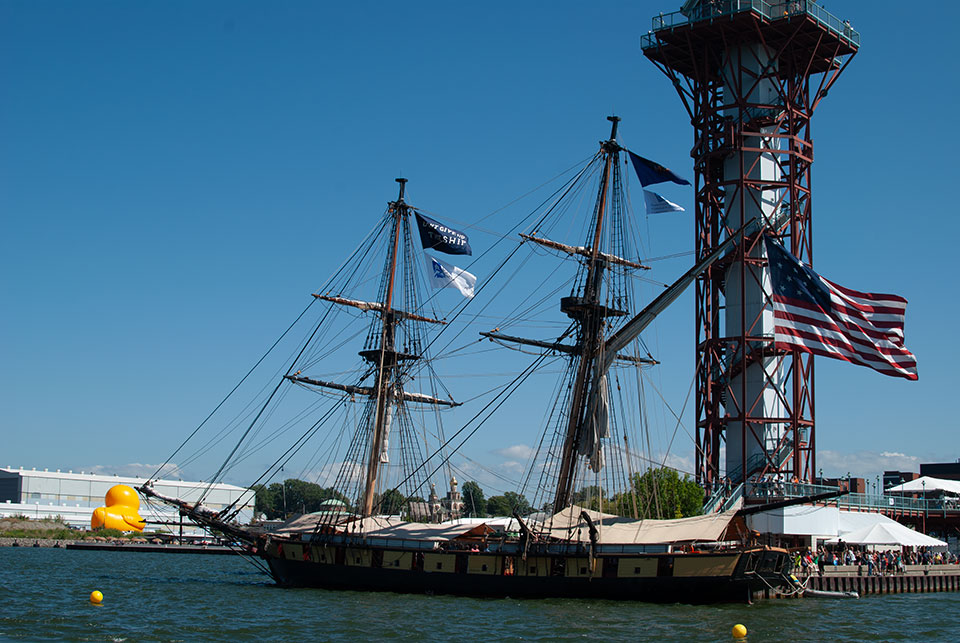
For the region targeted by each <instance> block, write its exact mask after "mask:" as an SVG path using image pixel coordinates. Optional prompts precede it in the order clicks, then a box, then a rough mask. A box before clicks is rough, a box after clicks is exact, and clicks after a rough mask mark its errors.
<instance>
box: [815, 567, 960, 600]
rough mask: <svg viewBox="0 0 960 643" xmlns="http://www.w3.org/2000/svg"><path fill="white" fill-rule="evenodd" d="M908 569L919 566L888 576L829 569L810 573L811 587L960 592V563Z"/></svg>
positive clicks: (867, 591) (874, 591) (876, 591)
mask: <svg viewBox="0 0 960 643" xmlns="http://www.w3.org/2000/svg"><path fill="white" fill-rule="evenodd" d="M908 568H916V569H907V571H906V573H899V574H887V575H885V576H878V575H873V576H870V575H863V574H857V573H856V572H854V573H852V574H851V573H843V572H839V573H830V571H825V573H824V574H823V576H820V575H814V576H810V577H809V579H808V580H807V587H809V588H810V589H817V590H822V591H828V592H857V593H858V594H860V595H861V596H864V595H867V594H905V593H927V592H956V591H960V565H909V566H908ZM854 569H856V568H854ZM801 580H803V579H802V578H801Z"/></svg>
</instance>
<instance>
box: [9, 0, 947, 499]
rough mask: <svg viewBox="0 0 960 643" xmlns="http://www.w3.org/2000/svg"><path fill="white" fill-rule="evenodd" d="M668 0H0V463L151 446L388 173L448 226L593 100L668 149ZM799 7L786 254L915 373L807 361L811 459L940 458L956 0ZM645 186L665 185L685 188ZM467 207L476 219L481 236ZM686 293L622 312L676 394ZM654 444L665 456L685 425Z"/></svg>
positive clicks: (88, 465)
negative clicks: (794, 186) (874, 320)
mask: <svg viewBox="0 0 960 643" xmlns="http://www.w3.org/2000/svg"><path fill="white" fill-rule="evenodd" d="M676 4H677V2H676V0H675V1H674V3H673V4H671V3H668V2H659V1H654V0H649V1H637V2H598V3H590V4H585V3H576V2H564V1H561V2H552V3H549V5H545V4H541V3H529V4H524V3H506V2H492V3H483V4H469V3H448V2H418V3H412V4H410V3H408V4H402V3H401V4H398V3H381V2H356V3H337V4H336V5H333V4H332V3H313V2H283V3H250V2H203V3H196V2H163V3H128V2H105V1H93V2H86V3H70V2H11V1H7V0H0V79H2V87H3V89H2V91H0V140H2V141H3V145H2V148H0V213H2V214H0V216H2V226H3V227H2V235H0V295H2V301H3V309H2V310H3V314H2V316H0V391H2V395H0V410H2V412H0V418H2V420H0V422H2V434H3V435H4V440H3V446H2V448H0V465H3V466H6V465H8V464H9V465H13V466H25V467H49V468H51V469H53V468H62V469H86V470H90V469H93V468H96V469H97V470H101V471H108V472H109V471H118V472H125V471H133V470H135V469H136V466H135V465H137V464H138V463H139V464H153V463H159V462H162V461H163V460H165V459H166V457H167V456H168V455H169V454H170V452H171V451H172V450H173V448H174V447H175V446H176V444H178V443H179V441H180V440H181V439H182V437H183V436H185V435H186V434H187V433H188V432H189V431H190V430H191V429H192V428H193V427H194V426H196V424H197V423H198V422H199V421H200V420H201V419H202V418H203V417H204V416H205V415H206V414H207V413H208V412H209V411H210V409H211V408H212V407H213V406H214V405H215V404H216V402H217V401H219V399H220V398H221V397H222V395H223V394H224V393H225V392H226V391H227V390H229V388H230V387H231V386H232V385H233V383H234V382H236V380H237V379H238V378H239V377H240V376H241V375H242V374H243V373H244V372H245V371H246V369H247V368H248V367H249V366H250V365H251V364H252V363H253V361H254V360H255V359H256V358H257V357H258V356H259V355H260V353H261V352H262V351H263V349H264V348H265V347H266V346H267V345H269V344H270V342H272V341H273V339H274V338H275V337H276V336H277V335H278V334H279V332H281V331H282V330H283V328H285V327H286V325H287V324H288V323H289V322H290V321H291V320H292V319H293V318H294V317H295V316H296V315H297V314H298V313H299V312H300V310H301V309H302V308H303V306H304V305H305V304H306V302H307V301H308V300H309V294H310V293H311V292H313V291H314V290H316V289H317V288H319V287H320V285H321V284H322V283H323V281H324V279H325V278H326V277H327V275H328V274H329V273H330V272H331V271H332V270H333V269H334V268H336V267H337V266H338V265H339V264H340V262H341V261H342V260H343V259H344V257H345V256H346V253H347V251H348V250H349V249H352V248H353V247H355V245H356V244H357V243H359V241H360V238H361V237H362V236H363V235H364V234H365V233H366V231H367V230H368V229H369V228H370V227H371V226H372V225H373V223H374V222H375V221H376V219H377V217H379V216H380V214H381V213H382V212H383V209H384V205H385V202H386V201H388V200H391V199H393V198H394V197H395V194H396V192H395V184H394V182H393V179H394V177H396V176H400V175H404V176H406V177H408V178H409V179H410V184H409V187H408V193H409V195H410V200H411V202H413V203H415V204H419V205H422V206H423V207H424V208H425V209H427V210H428V211H429V212H432V213H435V214H437V215H438V216H439V217H442V219H443V220H444V222H447V223H450V224H451V225H454V224H459V225H461V226H464V227H467V228H468V229H469V226H470V225H472V224H473V223H475V222H477V221H479V220H481V219H482V218H484V217H486V216H487V215H489V214H490V213H492V212H494V211H495V210H497V209H498V208H500V207H501V206H504V205H506V204H508V203H510V202H511V201H512V200H514V199H515V198H516V197H518V196H519V195H521V194H524V193H526V192H527V191H528V190H530V189H531V188H533V187H535V186H537V185H539V184H540V183H542V182H543V181H545V180H547V179H549V178H551V177H553V176H555V175H556V174H557V173H559V172H560V171H562V170H564V169H566V168H568V167H570V166H572V165H574V164H575V163H577V162H578V161H581V160H583V159H585V158H587V157H588V156H589V155H591V154H592V153H593V152H594V151H595V149H596V143H597V141H599V140H600V139H602V138H605V137H606V135H607V133H608V124H607V122H606V120H605V117H606V116H607V115H608V114H610V113H611V112H614V111H615V112H616V113H617V114H618V115H620V116H621V117H622V118H623V123H622V125H621V134H622V140H623V142H624V143H625V144H626V145H627V146H629V147H630V148H631V149H634V150H637V151H641V153H645V154H646V155H647V156H649V157H652V158H655V159H657V160H658V161H660V162H661V163H663V164H665V165H667V166H668V167H670V168H672V169H674V170H675V171H676V172H678V173H679V174H681V175H684V176H687V177H689V178H692V169H691V160H690V158H689V149H690V146H691V141H692V133H691V132H692V130H691V127H690V125H689V122H688V121H687V119H686V116H685V111H684V110H683V108H682V106H681V104H680V101H679V99H678V98H677V96H676V95H675V93H674V91H673V89H672V87H671V85H670V83H669V82H668V81H667V80H666V78H664V77H663V76H662V75H661V74H660V72H659V71H657V70H656V68H655V67H654V66H653V65H652V64H651V63H649V62H648V61H646V59H644V58H643V56H642V54H641V52H640V49H639V37H640V35H641V34H643V33H645V32H646V31H647V30H648V29H649V28H650V18H651V16H653V15H655V14H657V13H658V12H660V11H664V12H666V11H672V10H674V9H676V6H675V5H676ZM827 9H828V10H830V11H831V12H833V13H835V14H837V15H838V16H839V17H841V18H843V19H849V20H850V21H851V22H852V23H853V25H854V27H855V28H856V29H858V30H859V31H860V33H861V35H862V48H861V51H860V53H859V54H858V55H857V56H856V58H855V59H854V60H853V62H852V63H851V65H850V67H849V68H848V70H847V71H846V72H845V73H844V75H843V76H842V77H841V79H840V81H839V82H838V84H837V85H836V87H835V88H834V89H833V90H831V91H830V95H829V97H828V98H827V99H826V100H825V101H824V103H823V104H822V105H821V107H820V108H819V110H818V112H817V114H816V116H815V118H814V121H813V132H814V140H815V155H816V162H815V163H814V169H813V185H814V204H813V207H814V230H815V233H814V239H815V244H814V245H815V250H814V257H815V267H816V268H817V270H818V271H819V272H821V273H822V274H824V275H825V276H827V277H829V278H830V279H832V280H834V281H837V282H839V283H841V284H843V285H846V286H849V287H852V288H857V289H860V290H875V291H887V292H895V293H898V294H901V295H903V296H905V297H907V299H908V300H909V301H910V305H909V307H908V309H907V322H906V343H907V346H908V347H909V348H910V349H911V350H913V351H914V353H915V354H916V355H917V358H918V362H919V373H920V379H919V381H918V382H914V383H911V382H906V381H903V380H899V379H894V378H887V377H883V376H881V375H879V374H877V373H874V372H871V371H869V370H867V369H863V368H857V367H853V366H850V365H847V364H843V363H839V362H836V363H831V362H828V361H827V360H823V359H819V360H817V367H816V371H817V436H818V440H819V445H820V449H819V463H820V466H822V467H823V468H824V472H825V473H826V474H835V475H843V474H845V473H847V471H851V470H852V471H853V472H854V473H859V474H861V475H869V476H875V475H877V474H878V473H880V471H881V470H882V469H884V468H906V469H914V470H916V468H917V464H918V463H919V462H930V461H941V462H942V461H952V460H956V459H957V458H958V457H960V441H958V440H957V438H956V428H957V420H956V414H955V412H954V409H953V405H952V402H953V398H954V397H955V393H954V383H955V381H956V375H955V369H956V363H957V359H958V352H960V351H958V350H957V349H956V343H955V342H954V341H953V340H952V334H951V330H952V326H953V322H954V320H955V319H957V317H958V313H960V311H958V310H957V307H958V304H957V299H958V298H957V294H958V288H957V286H956V285H955V283H954V279H953V278H951V277H950V275H951V274H952V273H953V266H954V263H955V259H956V251H955V250H954V239H956V238H957V237H958V233H960V229H958V228H960V225H958V223H957V217H956V214H955V210H956V206H955V205H954V204H953V201H952V198H951V197H950V196H949V194H950V193H951V192H952V187H953V185H954V183H955V181H956V179H955V176H954V174H955V171H956V167H957V164H956V161H955V152H954V151H955V150H956V149H957V147H958V145H957V143H958V141H957V128H956V126H955V124H954V122H953V121H954V112H955V111H956V110H955V108H956V105H957V102H958V101H957V86H956V79H957V77H958V74H957V72H958V62H957V57H956V53H955V48H954V47H953V46H952V45H951V43H952V42H953V38H954V33H953V25H955V24H957V23H958V20H960V9H958V8H957V7H956V6H955V5H954V4H952V3H944V4H942V5H939V6H938V10H937V14H936V15H931V14H930V13H925V14H924V15H923V19H918V20H909V19H907V18H909V17H910V16H909V15H907V14H905V13H904V5H902V4H894V3H876V2H842V3H841V2H831V3H828V4H827ZM911 52H915V53H911ZM663 192H664V194H665V195H666V196H667V197H668V198H670V199H671V200H673V201H675V202H678V203H680V204H681V205H684V206H685V207H687V208H688V211H691V210H692V195H691V193H690V191H689V190H688V189H687V190H683V189H680V188H676V189H673V188H670V189H666V188H665V189H664V190H663ZM637 194H639V193H637ZM634 200H635V202H637V197H634ZM640 214H641V215H642V212H641V213H640ZM487 225H488V224H487V223H484V224H483V225H482V226H480V227H479V228H477V229H473V230H472V231H471V244H472V245H473V246H474V247H475V248H477V247H481V248H482V247H483V246H484V245H485V244H486V245H489V244H492V243H493V242H494V241H495V240H496V237H495V236H494V235H490V234H488V233H487V232H485V229H486V226H487ZM644 225H647V226H649V227H650V229H651V234H652V236H653V237H655V238H651V243H652V244H656V249H655V250H652V251H651V254H653V255H655V256H663V255H668V254H672V253H681V252H685V251H689V250H691V249H692V242H693V224H692V220H691V219H690V217H689V216H688V215H687V214H679V215H677V216H676V217H673V218H664V217H663V216H662V215H661V217H659V218H655V219H654V218H651V220H650V221H646V222H644ZM684 261H685V260H684V259H680V260H675V261H663V262H658V263H657V265H656V268H657V273H656V276H655V278H656V279H659V280H661V281H663V282H669V281H672V280H673V278H674V277H676V276H677V275H678V274H680V273H681V272H682V271H683V270H684V266H685V264H684ZM478 277H480V278H481V279H483V277H484V275H483V274H478ZM444 297H446V299H442V300H440V302H441V303H440V304H439V305H440V306H446V307H447V308H449V309H452V308H453V307H454V306H455V305H456V304H457V303H458V302H457V299H456V297H457V296H456V294H455V293H452V292H451V293H445V294H444ZM692 310H693V302H692V296H690V295H687V296H686V297H685V298H684V299H682V300H681V301H679V302H678V303H677V304H676V305H675V306H674V310H672V311H671V312H670V314H669V316H668V317H667V318H666V321H665V323H664V324H661V327H660V329H659V330H657V334H656V335H655V336H653V335H651V336H650V337H649V338H648V343H651V344H655V345H656V346H657V347H658V348H659V349H660V351H659V354H658V357H660V358H661V359H664V360H670V361H671V363H672V364H677V365H678V366H676V367H673V366H671V369H673V370H666V371H665V374H664V376H663V378H664V381H665V382H667V383H666V384H665V385H664V391H665V394H666V395H668V397H669V398H671V399H672V400H673V402H672V403H674V404H675V405H676V406H677V407H679V406H681V405H682V400H683V397H684V395H685V394H686V389H687V387H688V385H689V378H690V377H691V375H692V374H691V372H690V369H691V367H692V364H693V326H692V318H693V314H692ZM687 416H688V417H687V424H688V426H689V422H690V418H689V416H690V413H689V411H688V413H687ZM535 439H536V435H535V434H531V435H530V436H529V437H526V436H523V435H519V434H518V432H517V431H516V430H515V428H511V427H501V428H500V429H498V430H497V431H494V432H493V433H492V434H491V435H489V436H487V437H486V438H484V439H483V440H480V441H475V442H471V443H470V444H469V446H468V453H469V454H470V456H471V458H473V459H475V460H477V461H480V462H484V463H486V464H488V465H489V466H490V467H492V468H496V467H503V466H507V467H509V466H510V465H509V462H512V461H515V460H516V459H518V458H519V459H522V455H523V453H524V449H525V448H527V447H529V445H530V444H532V443H533V441H534V440H535ZM673 453H674V455H675V457H676V458H677V460H676V461H677V463H678V464H680V465H683V464H684V462H689V461H692V454H693V447H692V444H689V443H684V444H679V443H678V445H677V446H675V447H674V450H673ZM189 472H190V473H192V474H193V475H196V476H198V477H203V476H204V475H207V474H208V472H207V471H203V470H194V471H189ZM244 475H246V474H242V475H241V476H240V477H239V478H238V479H237V480H236V481H237V482H242V481H244V479H243V476H244Z"/></svg>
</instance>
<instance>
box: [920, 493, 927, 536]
mask: <svg viewBox="0 0 960 643" xmlns="http://www.w3.org/2000/svg"><path fill="white" fill-rule="evenodd" d="M920 486H921V487H923V533H927V481H926V480H922V481H921V482H920Z"/></svg>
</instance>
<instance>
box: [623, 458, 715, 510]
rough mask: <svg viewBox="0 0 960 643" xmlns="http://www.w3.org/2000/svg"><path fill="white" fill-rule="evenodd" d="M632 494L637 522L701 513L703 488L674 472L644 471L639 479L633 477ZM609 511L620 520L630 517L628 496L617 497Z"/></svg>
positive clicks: (624, 494)
mask: <svg viewBox="0 0 960 643" xmlns="http://www.w3.org/2000/svg"><path fill="white" fill-rule="evenodd" d="M633 492H634V493H635V494H636V502H637V510H638V512H639V514H640V515H639V517H640V518H656V519H669V518H686V517H688V516H699V515H700V514H701V513H703V499H704V497H705V495H706V493H705V492H704V490H703V488H702V487H700V486H699V485H698V484H697V483H696V481H694V480H693V479H691V478H690V476H688V475H686V474H684V476H683V478H681V477H680V474H679V473H677V471H676V470H675V469H669V468H667V467H661V468H659V469H648V470H647V471H645V472H644V473H643V475H640V474H634V475H633ZM610 510H611V511H613V512H615V513H618V514H620V515H623V516H630V515H633V498H632V497H631V495H630V492H629V491H627V492H626V493H622V494H617V495H616V496H615V497H614V499H613V501H612V503H611V506H610Z"/></svg>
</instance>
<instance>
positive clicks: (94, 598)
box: [90, 589, 103, 605]
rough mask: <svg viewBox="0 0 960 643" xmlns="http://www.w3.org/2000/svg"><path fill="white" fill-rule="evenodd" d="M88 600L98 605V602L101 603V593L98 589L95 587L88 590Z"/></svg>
mask: <svg viewBox="0 0 960 643" xmlns="http://www.w3.org/2000/svg"><path fill="white" fill-rule="evenodd" d="M90 602H91V603H93V604H94V605H99V604H100V603H102V602H103V593H102V592H101V591H100V590H98V589H95V590H93V591H92V592H90Z"/></svg>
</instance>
